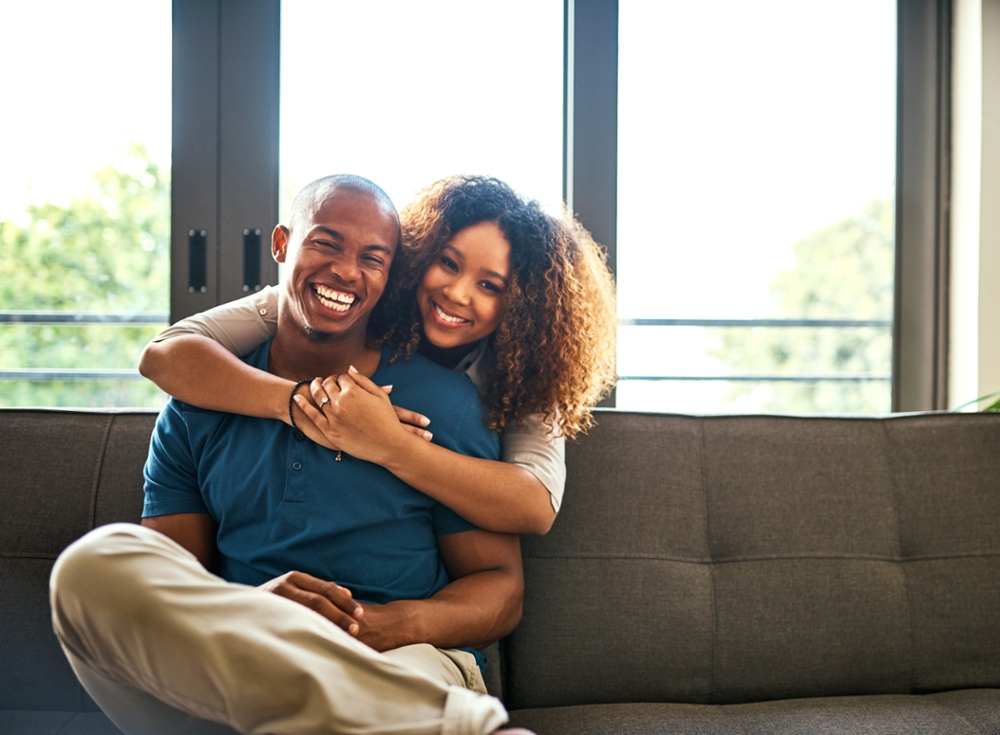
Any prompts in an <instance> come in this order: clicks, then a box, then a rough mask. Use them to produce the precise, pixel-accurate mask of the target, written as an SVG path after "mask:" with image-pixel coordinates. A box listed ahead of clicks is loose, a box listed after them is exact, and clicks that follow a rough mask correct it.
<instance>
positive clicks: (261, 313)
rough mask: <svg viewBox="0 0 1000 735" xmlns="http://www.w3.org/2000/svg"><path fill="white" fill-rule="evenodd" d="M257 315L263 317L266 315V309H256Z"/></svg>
mask: <svg viewBox="0 0 1000 735" xmlns="http://www.w3.org/2000/svg"><path fill="white" fill-rule="evenodd" d="M257 313H258V314H260V315H261V316H264V315H265V314H267V309H258V310H257Z"/></svg>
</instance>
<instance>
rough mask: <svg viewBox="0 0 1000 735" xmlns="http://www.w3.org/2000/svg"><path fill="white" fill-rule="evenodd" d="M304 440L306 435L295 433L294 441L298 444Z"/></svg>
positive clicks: (299, 432)
mask: <svg viewBox="0 0 1000 735" xmlns="http://www.w3.org/2000/svg"><path fill="white" fill-rule="evenodd" d="M305 438H306V435H305V434H303V433H302V432H301V431H296V432H295V441H297V442H300V441H302V440H303V439H305Z"/></svg>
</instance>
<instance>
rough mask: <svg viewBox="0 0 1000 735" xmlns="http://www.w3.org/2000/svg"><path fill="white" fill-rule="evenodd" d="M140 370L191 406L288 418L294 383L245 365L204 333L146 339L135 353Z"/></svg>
mask: <svg viewBox="0 0 1000 735" xmlns="http://www.w3.org/2000/svg"><path fill="white" fill-rule="evenodd" d="M139 372H140V373H141V374H142V375H144V376H145V377H146V378H149V380H151V381H153V382H154V383H156V385H158V386H159V387H160V388H161V389H162V390H163V391H164V392H165V393H169V394H170V395H172V396H174V397H175V398H178V399H180V400H182V401H184V402H185V403H190V404H191V405H193V406H198V407H199V408H206V409H209V410H213V411H227V412H229V413H238V414H242V415H244V416H258V417H260V418H269V419H279V420H282V421H284V422H285V423H288V397H289V394H290V392H291V389H292V385H293V383H292V382H291V381H288V380H285V379H284V378H279V377H278V376H277V375H271V374H270V373H267V372H264V371H263V370H258V369H257V368H253V367H250V366H249V365H247V364H246V363H245V362H243V361H242V360H240V359H239V358H238V357H236V356H235V355H233V354H232V353H231V352H229V351H228V350H227V349H226V348H224V347H223V346H222V345H220V344H219V343H217V342H215V341H214V340H211V339H209V338H208V337H201V336H198V335H193V334H191V335H180V336H176V337H173V338H171V339H167V340H163V341H162V342H151V343H150V344H148V345H146V348H145V349H144V350H143V351H142V356H141V357H140V358H139Z"/></svg>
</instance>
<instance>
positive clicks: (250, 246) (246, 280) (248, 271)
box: [243, 228, 261, 291]
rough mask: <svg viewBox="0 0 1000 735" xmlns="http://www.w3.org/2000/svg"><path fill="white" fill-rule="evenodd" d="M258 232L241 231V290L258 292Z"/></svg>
mask: <svg viewBox="0 0 1000 735" xmlns="http://www.w3.org/2000/svg"><path fill="white" fill-rule="evenodd" d="M260 286H261V283H260V230H259V229H252V230H251V229H249V228H248V229H246V230H243V290H244V291H260Z"/></svg>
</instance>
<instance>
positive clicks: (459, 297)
mask: <svg viewBox="0 0 1000 735" xmlns="http://www.w3.org/2000/svg"><path fill="white" fill-rule="evenodd" d="M444 295H445V296H447V297H448V298H449V299H450V300H451V301H453V302H455V303H456V304H462V305H465V304H467V303H468V302H469V285H468V284H467V283H466V282H465V279H464V278H459V279H457V280H455V281H452V282H451V283H449V284H448V285H447V286H445V289H444Z"/></svg>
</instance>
